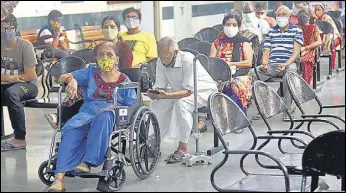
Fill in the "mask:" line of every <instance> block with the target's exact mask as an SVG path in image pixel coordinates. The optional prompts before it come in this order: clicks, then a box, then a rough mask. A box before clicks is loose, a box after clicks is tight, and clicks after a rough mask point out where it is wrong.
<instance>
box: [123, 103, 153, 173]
mask: <svg viewBox="0 0 346 193" xmlns="http://www.w3.org/2000/svg"><path fill="white" fill-rule="evenodd" d="M129 152H130V160H131V165H132V168H133V171H134V172H135V174H136V175H137V176H138V177H139V178H140V179H146V178H148V177H149V176H150V175H151V173H152V172H153V171H154V170H155V168H156V166H157V164H158V162H159V155H160V129H159V124H158V121H157V118H156V116H155V114H154V113H153V112H152V111H151V110H150V109H149V108H148V107H146V106H142V107H141V108H139V109H138V110H137V112H136V114H135V116H134V117H133V119H132V125H131V131H130V136H129Z"/></svg>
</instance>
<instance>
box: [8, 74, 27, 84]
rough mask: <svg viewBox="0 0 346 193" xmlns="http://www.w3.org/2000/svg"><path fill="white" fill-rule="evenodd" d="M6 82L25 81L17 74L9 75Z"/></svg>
mask: <svg viewBox="0 0 346 193" xmlns="http://www.w3.org/2000/svg"><path fill="white" fill-rule="evenodd" d="M8 82H9V83H16V82H25V81H24V78H22V77H21V76H19V75H12V76H10V77H9V79H8Z"/></svg>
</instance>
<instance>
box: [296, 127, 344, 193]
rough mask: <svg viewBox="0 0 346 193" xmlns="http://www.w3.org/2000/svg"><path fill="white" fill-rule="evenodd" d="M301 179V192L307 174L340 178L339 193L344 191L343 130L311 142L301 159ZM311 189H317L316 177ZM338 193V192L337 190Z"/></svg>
mask: <svg viewBox="0 0 346 193" xmlns="http://www.w3.org/2000/svg"><path fill="white" fill-rule="evenodd" d="M302 168H303V179H302V186H301V187H302V188H301V191H302V192H304V191H305V188H303V187H305V185H306V178H307V173H324V174H328V175H332V176H336V177H340V178H341V179H342V181H341V191H345V130H340V131H331V132H328V133H325V134H322V135H320V136H318V137H316V138H315V139H314V140H312V141H311V142H310V143H309V144H308V146H307V147H306V148H305V150H304V153H303V158H302ZM312 178H313V179H312V180H311V188H312V189H313V190H314V189H316V188H317V186H318V184H317V182H318V176H315V175H313V176H312ZM337 191H340V190H337Z"/></svg>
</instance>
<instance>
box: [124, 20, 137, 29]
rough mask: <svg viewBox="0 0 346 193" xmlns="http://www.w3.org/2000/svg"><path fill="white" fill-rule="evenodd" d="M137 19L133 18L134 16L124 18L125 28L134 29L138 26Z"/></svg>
mask: <svg viewBox="0 0 346 193" xmlns="http://www.w3.org/2000/svg"><path fill="white" fill-rule="evenodd" d="M139 23H140V21H139V19H134V18H126V19H125V21H124V24H125V26H126V27H127V29H135V28H137V27H138V26H139Z"/></svg>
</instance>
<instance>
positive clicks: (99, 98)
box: [49, 42, 137, 192]
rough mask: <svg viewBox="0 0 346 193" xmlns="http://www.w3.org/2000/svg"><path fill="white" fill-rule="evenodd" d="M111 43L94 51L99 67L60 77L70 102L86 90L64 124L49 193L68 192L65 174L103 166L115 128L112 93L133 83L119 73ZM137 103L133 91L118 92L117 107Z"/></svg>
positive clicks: (104, 44)
mask: <svg viewBox="0 0 346 193" xmlns="http://www.w3.org/2000/svg"><path fill="white" fill-rule="evenodd" d="M111 44H112V43H107V42H106V43H102V44H100V45H99V46H97V47H96V48H95V52H96V56H97V64H98V65H90V66H89V67H88V68H84V69H81V70H77V71H74V72H72V73H69V74H64V75H62V76H60V78H59V80H58V81H59V83H67V87H66V93H67V95H68V96H69V97H70V98H72V99H73V98H74V97H76V95H77V87H82V88H83V96H84V104H83V105H82V107H81V108H80V111H79V113H78V114H76V115H75V116H73V117H72V118H71V119H70V120H69V121H67V122H66V123H65V125H64V126H63V128H62V140H61V142H60V146H59V152H58V158H57V164H56V171H55V182H54V183H53V184H52V186H51V187H50V188H49V191H50V192H62V191H65V190H66V189H65V186H64V181H63V180H64V176H65V173H66V172H69V171H73V170H74V171H75V172H76V173H88V172H90V167H91V166H92V167H97V166H99V165H101V164H102V163H103V162H104V159H105V153H106V150H107V147H108V143H109V136H110V134H111V133H112V131H113V126H114V124H115V114H114V113H115V112H114V108H115V107H114V105H113V90H114V89H115V88H116V87H117V86H118V85H119V84H120V83H123V82H130V79H129V78H128V77H127V76H126V75H125V74H123V73H120V72H119V71H118V70H117V65H118V62H119V57H118V56H117V54H116V52H115V51H114V50H113V48H112V45H111ZM136 100H137V97H136V93H135V91H134V89H119V90H118V105H119V106H130V105H131V104H133V103H134V102H135V101H136Z"/></svg>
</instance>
